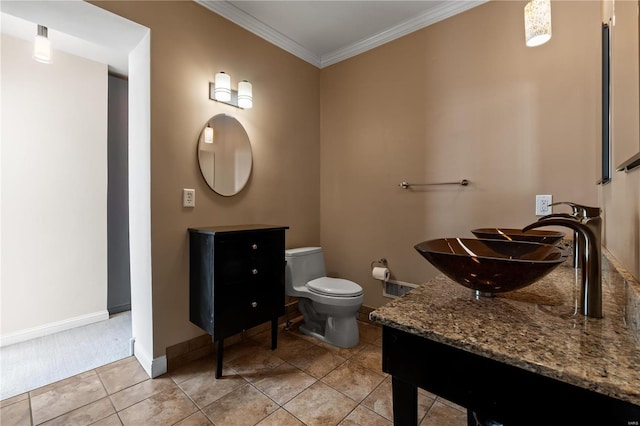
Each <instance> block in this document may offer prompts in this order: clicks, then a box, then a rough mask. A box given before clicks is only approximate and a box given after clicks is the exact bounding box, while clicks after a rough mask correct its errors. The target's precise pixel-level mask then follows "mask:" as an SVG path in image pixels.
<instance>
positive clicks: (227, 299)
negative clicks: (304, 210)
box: [189, 225, 288, 378]
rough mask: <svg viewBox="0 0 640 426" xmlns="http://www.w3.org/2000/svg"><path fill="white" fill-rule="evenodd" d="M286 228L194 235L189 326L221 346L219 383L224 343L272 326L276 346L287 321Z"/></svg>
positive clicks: (221, 229)
mask: <svg viewBox="0 0 640 426" xmlns="http://www.w3.org/2000/svg"><path fill="white" fill-rule="evenodd" d="M286 229H288V227H286V226H271V225H242V226H212V227H204V228H190V229H189V320H190V321H191V322H192V323H194V324H195V325H197V326H198V327H200V328H202V329H203V330H205V331H207V333H209V334H210V335H211V336H212V337H213V340H214V341H215V342H217V363H218V364H217V368H216V378H218V377H220V376H221V375H222V358H223V341H224V339H225V338H226V337H229V336H231V335H234V334H237V333H239V332H241V331H243V330H246V329H248V328H251V327H255V326H256V325H259V324H262V323H264V322H267V321H271V347H272V349H275V347H276V345H277V326H278V317H279V316H281V315H284V297H285V293H284V267H285V260H284V246H285V230H286Z"/></svg>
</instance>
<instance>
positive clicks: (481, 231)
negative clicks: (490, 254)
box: [471, 228, 564, 244]
mask: <svg viewBox="0 0 640 426" xmlns="http://www.w3.org/2000/svg"><path fill="white" fill-rule="evenodd" d="M471 233H473V235H475V236H476V237H478V238H484V239H492V240H508V241H528V242H531V243H544V244H555V243H557V242H558V241H560V240H561V239H562V238H563V237H564V234H563V233H562V232H557V231H540V230H537V229H532V230H530V231H526V232H523V231H522V229H511V228H478V229H474V230H472V231H471Z"/></svg>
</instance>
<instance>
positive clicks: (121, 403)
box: [111, 376, 177, 411]
mask: <svg viewBox="0 0 640 426" xmlns="http://www.w3.org/2000/svg"><path fill="white" fill-rule="evenodd" d="M176 386H177V385H176V384H175V383H174V382H173V380H171V379H170V378H169V377H168V376H163V377H158V378H156V379H147V380H145V381H144V382H140V383H138V384H136V385H133V386H130V387H128V388H126V389H123V390H121V391H119V392H116V393H114V394H113V395H111V401H112V402H113V405H114V407H116V410H117V411H122V410H124V409H125V408H127V407H130V406H132V405H133V404H137V403H138V402H140V401H142V400H144V399H147V398H149V397H150V396H152V395H155V394H157V393H160V392H164V391H166V390H169V389H172V388H175V387H176Z"/></svg>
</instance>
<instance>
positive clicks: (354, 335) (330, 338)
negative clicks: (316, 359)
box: [285, 247, 363, 348]
mask: <svg viewBox="0 0 640 426" xmlns="http://www.w3.org/2000/svg"><path fill="white" fill-rule="evenodd" d="M285 260H286V261H287V266H286V269H285V293H286V294H287V295H288V296H294V297H297V298H298V309H299V310H300V312H301V313H302V316H303V317H304V323H303V324H302V325H301V326H300V331H301V332H302V333H304V334H307V335H309V336H313V337H315V338H317V339H319V340H321V341H323V342H326V343H329V344H331V345H334V346H338V347H341V348H351V347H354V346H356V345H357V344H358V341H359V333H358V323H357V316H358V310H359V309H360V306H362V301H363V292H362V287H360V286H359V285H358V284H356V283H354V282H353V281H349V280H344V279H341V278H330V277H327V276H326V271H325V267H324V255H323V253H322V248H320V247H302V248H296V249H289V250H285Z"/></svg>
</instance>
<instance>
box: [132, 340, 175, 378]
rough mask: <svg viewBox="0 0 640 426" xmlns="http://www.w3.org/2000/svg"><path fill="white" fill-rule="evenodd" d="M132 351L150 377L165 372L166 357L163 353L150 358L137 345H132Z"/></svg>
mask: <svg viewBox="0 0 640 426" xmlns="http://www.w3.org/2000/svg"><path fill="white" fill-rule="evenodd" d="M134 352H135V354H134V355H135V357H136V359H137V360H138V362H139V363H140V365H141V366H142V368H144V371H146V373H147V374H148V375H149V377H151V378H152V379H153V378H156V377H158V376H162V375H163V374H164V373H166V372H167V357H166V356H165V355H162V356H161V357H158V358H151V357H150V356H149V355H148V354H147V353H146V352H144V351H142V350H140V348H139V347H138V345H135V346H134Z"/></svg>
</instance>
